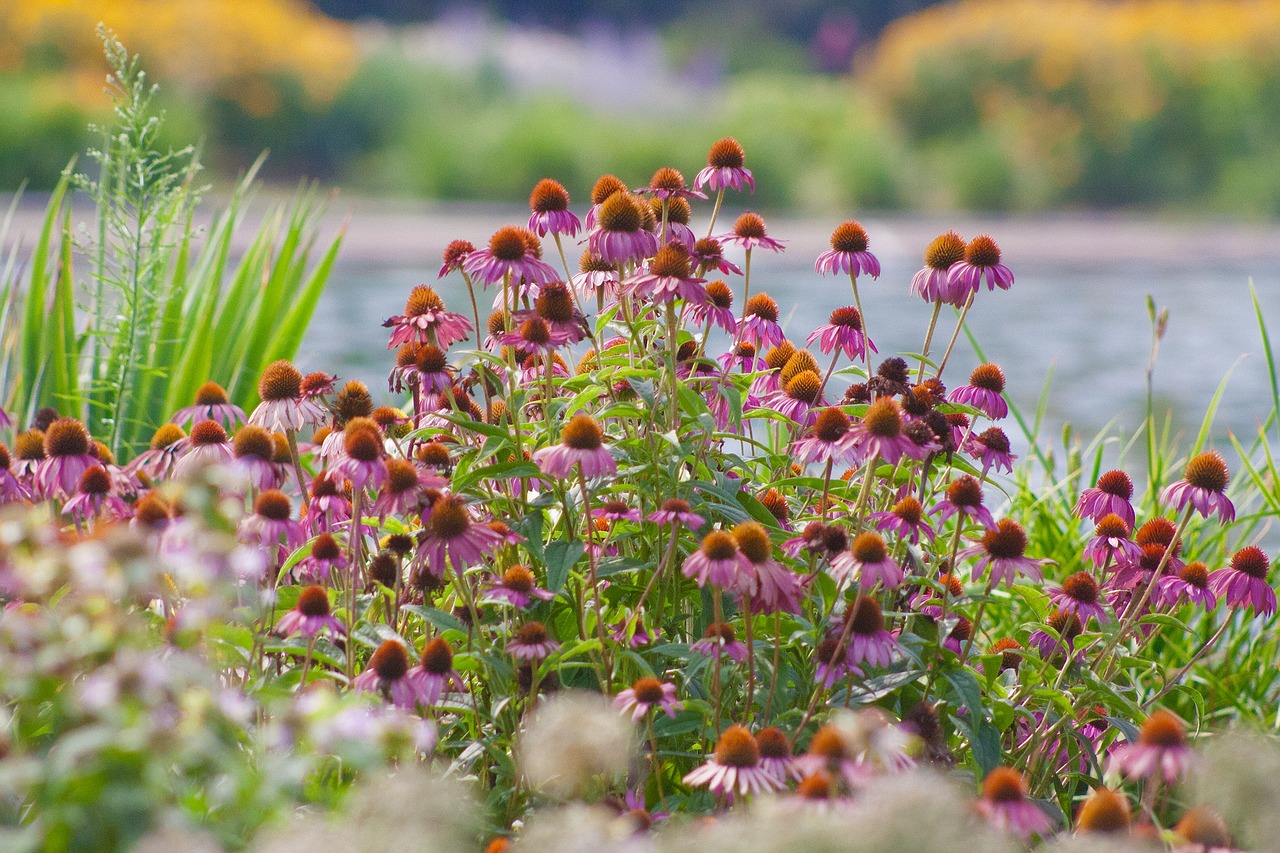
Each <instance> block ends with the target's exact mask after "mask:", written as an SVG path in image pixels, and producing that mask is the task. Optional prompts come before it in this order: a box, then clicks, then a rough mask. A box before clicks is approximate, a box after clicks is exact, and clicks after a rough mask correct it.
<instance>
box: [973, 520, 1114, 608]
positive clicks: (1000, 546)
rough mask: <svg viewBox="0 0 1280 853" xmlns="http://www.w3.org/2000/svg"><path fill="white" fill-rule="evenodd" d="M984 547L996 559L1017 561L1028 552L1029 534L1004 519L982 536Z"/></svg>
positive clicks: (1013, 522)
mask: <svg viewBox="0 0 1280 853" xmlns="http://www.w3.org/2000/svg"><path fill="white" fill-rule="evenodd" d="M982 547H983V548H985V549H986V551H987V553H988V554H990V555H991V556H992V557H995V558H996V559H1003V560H1011V559H1017V558H1018V557H1021V556H1022V555H1023V554H1025V553H1026V551H1027V534H1026V532H1025V531H1023V529H1022V525H1021V524H1019V523H1018V522H1016V521H1014V520H1013V519H1010V518H1002V519H1000V520H999V521H997V522H996V526H995V527H993V528H992V529H990V530H988V531H987V532H986V533H984V534H982ZM1090 580H1092V578H1090ZM1095 586H1096V584H1095ZM1095 595H1096V593H1095Z"/></svg>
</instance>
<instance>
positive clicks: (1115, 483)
mask: <svg viewBox="0 0 1280 853" xmlns="http://www.w3.org/2000/svg"><path fill="white" fill-rule="evenodd" d="M1098 489H1099V490H1100V491H1103V492H1105V493H1107V494H1108V495H1115V496H1116V497H1118V498H1123V499H1124V500H1129V499H1130V498H1131V497H1133V480H1131V479H1129V475H1128V474H1126V473H1125V472H1123V471H1119V470H1113V471H1107V472H1106V473H1105V474H1103V475H1102V476H1101V477H1099V478H1098Z"/></svg>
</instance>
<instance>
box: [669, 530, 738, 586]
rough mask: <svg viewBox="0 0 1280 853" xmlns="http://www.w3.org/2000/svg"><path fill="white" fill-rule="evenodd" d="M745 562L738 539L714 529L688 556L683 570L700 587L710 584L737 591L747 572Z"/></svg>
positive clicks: (682, 567)
mask: <svg viewBox="0 0 1280 853" xmlns="http://www.w3.org/2000/svg"><path fill="white" fill-rule="evenodd" d="M744 563H745V558H744V557H743V556H742V552H741V551H739V550H738V543H737V541H736V540H735V539H734V538H733V537H732V536H731V535H729V534H728V533H726V532H725V531H723V530H712V531H711V532H710V533H708V534H707V535H706V536H705V537H703V539H702V545H701V546H700V547H699V548H698V550H697V551H694V552H693V553H692V554H690V555H689V556H688V557H686V558H685V561H684V564H683V565H682V566H681V569H680V570H681V571H682V572H683V573H684V576H685V577H687V578H696V579H697V581H698V586H706V585H707V584H711V585H712V586H717V587H720V588H721V589H733V590H736V589H738V588H739V587H740V585H741V584H742V577H743V573H744V572H745V571H746V566H745V565H744Z"/></svg>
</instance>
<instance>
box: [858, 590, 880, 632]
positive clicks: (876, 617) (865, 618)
mask: <svg viewBox="0 0 1280 853" xmlns="http://www.w3.org/2000/svg"><path fill="white" fill-rule="evenodd" d="M849 625H850V630H851V631H852V632H853V633H855V634H858V635H860V636H863V637H870V636H872V635H874V634H879V633H880V632H881V631H883V630H884V613H883V612H882V611H881V610H880V605H879V604H877V603H876V600H875V599H874V598H869V597H867V596H865V595H859V596H858V600H857V601H855V602H854V603H853V608H852V612H851V613H850V614H849Z"/></svg>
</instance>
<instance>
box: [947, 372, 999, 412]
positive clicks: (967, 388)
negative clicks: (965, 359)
mask: <svg viewBox="0 0 1280 853" xmlns="http://www.w3.org/2000/svg"><path fill="white" fill-rule="evenodd" d="M1003 393H1004V372H1003V371H1002V370H1000V366H999V365H996V364H980V365H978V366H977V367H975V368H974V369H973V373H971V374H969V384H968V385H961V386H960V387H959V388H956V389H955V390H954V391H952V392H951V396H950V397H949V398H948V399H949V400H950V401H951V402H953V403H960V404H961V405H964V406H973V407H974V408H975V409H977V410H978V411H980V412H982V413H983V414H984V415H986V416H987V417H989V418H991V419H992V420H1000V419H1001V418H1003V417H1005V416H1006V415H1008V414H1009V404H1008V403H1006V402H1005V401H1004V397H1002V396H1001V394H1003Z"/></svg>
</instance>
